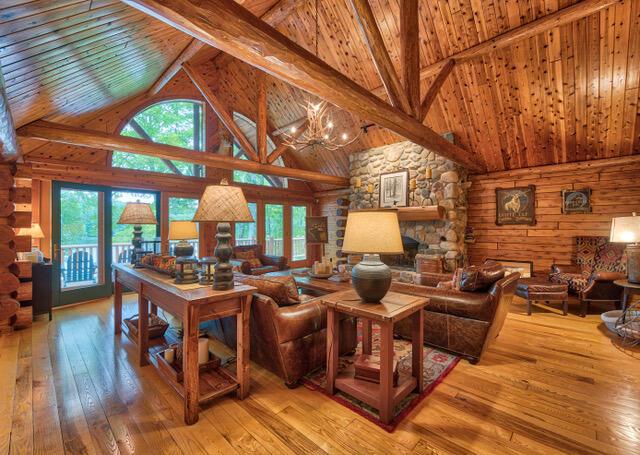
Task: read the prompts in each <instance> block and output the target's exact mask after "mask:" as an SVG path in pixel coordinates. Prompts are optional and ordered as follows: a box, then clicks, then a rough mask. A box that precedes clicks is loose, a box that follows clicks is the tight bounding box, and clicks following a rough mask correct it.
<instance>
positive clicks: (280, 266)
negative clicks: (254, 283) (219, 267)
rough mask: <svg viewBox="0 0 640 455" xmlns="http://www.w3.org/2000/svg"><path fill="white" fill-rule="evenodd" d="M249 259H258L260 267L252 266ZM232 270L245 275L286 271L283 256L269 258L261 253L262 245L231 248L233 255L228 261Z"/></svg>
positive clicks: (285, 260) (286, 267)
mask: <svg viewBox="0 0 640 455" xmlns="http://www.w3.org/2000/svg"><path fill="white" fill-rule="evenodd" d="M251 259H258V260H259V261H260V266H253V265H252V264H251ZM229 262H230V263H231V265H232V266H233V267H234V269H235V270H236V271H238V272H240V273H243V274H245V275H264V274H265V273H270V272H277V271H280V270H286V269H288V268H289V267H288V266H287V258H286V257H285V256H270V255H267V254H264V253H263V250H262V245H240V246H234V247H233V255H232V256H231V260H230V261H229Z"/></svg>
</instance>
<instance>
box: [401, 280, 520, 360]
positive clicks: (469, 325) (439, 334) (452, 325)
mask: <svg viewBox="0 0 640 455" xmlns="http://www.w3.org/2000/svg"><path fill="white" fill-rule="evenodd" d="M428 275H431V274H428ZM443 276H444V277H447V276H448V277H450V275H446V274H445V275H443ZM433 278H434V279H435V278H437V277H433ZM519 278H520V274H519V273H512V274H510V275H508V276H506V277H504V278H502V279H500V280H498V281H497V282H495V283H494V284H493V285H492V286H491V287H490V288H489V290H488V291H484V292H467V291H457V290H452V289H436V288H435V287H431V286H424V285H419V284H405V283H395V282H394V283H392V284H391V289H392V290H393V291H397V292H403V293H406V294H412V295H419V296H424V297H429V303H428V305H427V306H426V307H425V310H424V311H425V317H424V337H425V344H428V345H431V346H435V347H437V348H440V349H444V350H446V351H450V352H453V353H455V354H458V355H461V356H462V357H465V358H466V359H467V360H469V362H471V363H473V364H475V363H477V362H478V361H479V360H480V358H481V357H482V353H483V352H484V351H485V350H486V348H487V346H488V345H489V344H490V342H491V341H493V339H495V338H496V337H497V336H498V334H499V333H500V330H501V329H502V326H503V325H504V321H505V319H506V317H507V313H508V312H509V305H511V301H512V300H513V295H514V294H515V290H516V284H517V282H518V279H519ZM395 333H396V335H399V336H401V337H403V338H407V339H410V338H411V324H410V322H409V321H408V320H403V321H400V322H399V323H398V324H396V327H395Z"/></svg>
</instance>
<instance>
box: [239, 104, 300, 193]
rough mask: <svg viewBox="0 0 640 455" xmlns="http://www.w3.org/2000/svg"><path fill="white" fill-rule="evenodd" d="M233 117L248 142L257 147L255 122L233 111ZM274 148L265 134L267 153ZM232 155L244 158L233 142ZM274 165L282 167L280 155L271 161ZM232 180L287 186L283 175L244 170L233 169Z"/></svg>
mask: <svg viewBox="0 0 640 455" xmlns="http://www.w3.org/2000/svg"><path fill="white" fill-rule="evenodd" d="M233 119H234V120H235V122H236V123H237V125H238V126H239V127H240V129H241V130H242V132H243V133H244V135H245V136H246V137H247V139H248V140H249V142H251V144H252V145H253V146H254V148H256V149H257V129H256V124H255V123H254V122H252V121H251V120H249V119H248V118H247V117H245V116H244V115H242V114H238V113H237V112H234V113H233ZM275 148H276V145H275V144H274V143H273V141H272V140H271V138H270V137H268V136H267V153H271V152H272V151H273V150H274V149H275ZM233 156H234V157H236V158H239V159H241V160H246V159H248V158H247V155H245V153H244V151H243V150H242V148H241V147H240V146H239V145H238V144H236V142H235V141H234V142H233ZM273 165H274V166H280V167H284V161H282V157H279V158H278V159H277V160H275V161H274V162H273ZM233 181H234V182H237V183H248V184H251V185H261V186H272V187H275V188H287V179H286V178H285V177H275V176H272V175H263V174H254V173H253V172H246V171H233Z"/></svg>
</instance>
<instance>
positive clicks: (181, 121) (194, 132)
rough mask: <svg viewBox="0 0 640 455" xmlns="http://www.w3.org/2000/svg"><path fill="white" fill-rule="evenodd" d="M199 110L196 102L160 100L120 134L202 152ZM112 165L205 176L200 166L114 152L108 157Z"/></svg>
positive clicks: (200, 106) (142, 112)
mask: <svg viewBox="0 0 640 455" xmlns="http://www.w3.org/2000/svg"><path fill="white" fill-rule="evenodd" d="M202 111H203V109H202V104H201V103H200V102H197V101H188V100H179V101H163V102H160V103H157V104H154V105H152V106H149V107H147V108H146V109H143V110H142V111H140V112H138V113H137V114H136V115H135V116H134V117H133V118H132V119H131V120H130V121H129V123H127V125H126V126H125V127H124V128H123V129H122V131H121V132H120V134H121V135H123V136H128V137H135V138H138V139H145V140H148V141H152V142H157V143H159V144H167V145H174V146H176V147H182V148H187V149H191V150H202V149H203V148H204V147H203V140H202V138H203V129H204V128H203V115H202ZM111 165H112V166H114V167H121V168H126V169H139V170H143V171H151V172H162V173H166V174H179V175H188V176H196V177H203V176H204V168H203V166H201V165H199V164H192V163H185V162H183V161H176V160H165V159H161V158H158V157H154V156H147V155H138V154H136V153H128V152H119V151H115V150H114V152H113V154H112V157H111Z"/></svg>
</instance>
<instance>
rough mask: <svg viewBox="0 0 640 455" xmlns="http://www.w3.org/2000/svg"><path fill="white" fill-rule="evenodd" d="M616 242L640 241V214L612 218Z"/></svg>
mask: <svg viewBox="0 0 640 455" xmlns="http://www.w3.org/2000/svg"><path fill="white" fill-rule="evenodd" d="M609 240H610V241H611V242H614V243H640V216H636V214H635V213H634V214H633V216H622V217H618V218H614V219H612V220H611V236H610V238H609Z"/></svg>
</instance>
